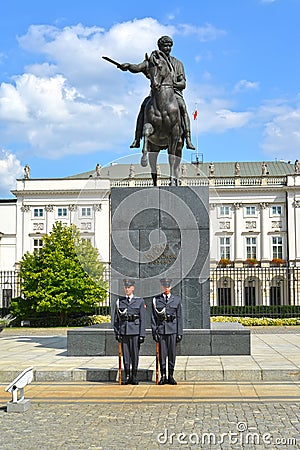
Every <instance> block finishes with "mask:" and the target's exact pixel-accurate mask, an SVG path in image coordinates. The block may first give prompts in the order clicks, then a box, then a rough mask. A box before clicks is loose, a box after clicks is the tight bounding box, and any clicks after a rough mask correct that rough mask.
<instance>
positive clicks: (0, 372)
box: [0, 327, 300, 383]
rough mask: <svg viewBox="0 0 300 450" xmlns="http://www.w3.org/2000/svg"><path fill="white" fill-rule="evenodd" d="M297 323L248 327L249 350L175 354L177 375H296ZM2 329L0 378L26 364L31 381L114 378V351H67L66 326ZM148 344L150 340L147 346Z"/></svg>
mask: <svg viewBox="0 0 300 450" xmlns="http://www.w3.org/2000/svg"><path fill="white" fill-rule="evenodd" d="M299 328H300V327H298V328H297V327H294V328H289V327H286V328H282V329H280V328H278V327H272V328H269V329H268V328H267V327H266V328H264V329H253V331H252V332H251V355H243V356H179V357H178V358H177V360H176V368H175V377H176V379H177V381H185V382H194V381H199V382H201V381H252V382H257V381H300V329H299ZM60 333H61V334H58V331H56V330H55V329H53V330H51V329H48V331H46V330H34V329H27V330H24V331H23V330H22V329H18V330H14V329H13V328H11V329H7V330H4V331H3V332H2V333H1V334H0V383H1V382H8V381H10V380H11V379H12V378H14V377H15V376H16V375H17V374H18V373H19V372H20V370H23V369H25V368H26V367H29V366H32V367H33V368H34V381H37V382H52V381H54V382H65V381H70V382H74V381H75V382H77V381H100V382H101V381H105V382H108V381H116V377H117V367H118V359H117V343H116V356H115V357H114V356H101V357H100V356H95V357H89V356H80V357H73V356H69V357H68V356H67V337H66V330H61V332H60ZM153 349H154V346H153ZM139 369H140V370H139V377H140V380H144V381H149V382H151V381H152V382H153V381H154V379H155V355H154V352H153V356H141V357H140V364H139Z"/></svg>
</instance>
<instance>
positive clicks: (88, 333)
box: [67, 323, 251, 356]
mask: <svg viewBox="0 0 300 450" xmlns="http://www.w3.org/2000/svg"><path fill="white" fill-rule="evenodd" d="M211 325H212V326H211V328H210V329H204V328H203V329H185V330H184V335H183V340H182V341H181V342H180V343H179V344H178V346H177V355H178V356H209V355H250V353H251V348H250V347H251V346H250V330H249V329H246V328H245V327H243V326H242V325H241V324H239V323H212V324H211ZM67 351H68V356H115V355H117V351H118V349H117V342H116V340H115V335H114V332H113V330H112V329H107V328H102V327H98V326H91V327H83V328H78V329H75V330H68V335H67ZM154 354H155V342H154V341H153V339H152V333H151V331H150V330H146V340H145V342H144V344H142V345H141V350H140V355H141V356H150V355H154Z"/></svg>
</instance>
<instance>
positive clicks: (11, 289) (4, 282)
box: [0, 270, 20, 316]
mask: <svg viewBox="0 0 300 450" xmlns="http://www.w3.org/2000/svg"><path fill="white" fill-rule="evenodd" d="M19 295H20V280H19V274H18V272H15V271H13V270H3V271H0V315H1V316H5V315H6V314H8V313H9V310H10V303H11V299H12V298H14V297H18V296H19Z"/></svg>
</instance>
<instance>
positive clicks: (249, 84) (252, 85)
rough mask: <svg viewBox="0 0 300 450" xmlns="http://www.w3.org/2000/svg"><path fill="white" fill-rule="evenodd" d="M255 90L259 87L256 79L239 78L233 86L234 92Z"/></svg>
mask: <svg viewBox="0 0 300 450" xmlns="http://www.w3.org/2000/svg"><path fill="white" fill-rule="evenodd" d="M251 89H253V90H257V89H259V82H258V81H248V80H240V81H238V82H237V83H236V85H235V86H234V92H244V91H248V90H251Z"/></svg>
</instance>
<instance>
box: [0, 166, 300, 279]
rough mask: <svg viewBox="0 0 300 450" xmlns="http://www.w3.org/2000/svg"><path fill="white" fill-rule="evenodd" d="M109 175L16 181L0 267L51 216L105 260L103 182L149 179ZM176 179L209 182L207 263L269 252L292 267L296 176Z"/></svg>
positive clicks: (106, 187)
mask: <svg viewBox="0 0 300 450" xmlns="http://www.w3.org/2000/svg"><path fill="white" fill-rule="evenodd" d="M248 164H251V163H248ZM120 166H121V165H120ZM126 166H128V165H126ZM191 166H192V165H191ZM117 169H120V170H121V169H123V168H122V167H119V168H118V167H117V168H114V170H117ZM191 170H192V169H191ZM126 172H128V167H127V168H126ZM113 176H114V175H113V174H112V175H111V176H106V175H105V173H102V175H101V177H97V176H95V175H94V174H93V175H91V174H86V176H85V177H81V176H78V177H70V178H65V179H22V180H17V188H16V190H14V191H13V194H14V196H15V198H16V200H11V201H10V200H3V201H0V271H1V270H14V269H15V268H16V264H18V263H19V262H20V260H21V258H22V256H23V255H24V254H25V253H26V252H27V251H29V252H32V251H33V250H34V249H35V248H38V247H39V246H40V245H41V238H42V236H43V235H45V234H47V233H49V232H50V231H51V229H52V226H53V224H54V223H55V221H58V220H59V221H61V222H63V223H65V224H67V225H70V224H71V223H74V224H75V225H76V226H77V227H78V228H79V229H80V231H81V235H82V237H84V238H88V239H90V240H91V242H92V244H93V245H94V246H95V247H96V248H98V250H99V252H100V256H101V259H102V261H104V262H109V260H110V206H109V199H110V190H111V187H112V186H121V187H122V186H149V185H151V181H150V179H149V177H148V176H147V177H140V178H138V177H136V178H135V177H134V178H129V177H127V178H124V177H122V176H120V177H119V178H118V177H115V178H113ZM160 184H162V185H163V184H167V179H166V178H162V179H161V180H160ZM182 184H183V185H190V186H192V185H209V190H210V221H211V249H210V257H211V265H212V267H215V266H216V265H217V264H218V263H219V260H220V259H221V258H228V259H230V260H231V261H232V262H233V263H234V266H236V267H240V266H242V265H243V264H244V262H245V260H246V259H247V258H256V259H257V260H258V261H259V262H260V265H261V266H262V267H263V266H268V265H269V264H270V262H271V261H272V259H273V258H276V257H278V258H281V259H283V260H285V261H287V262H288V263H289V265H291V266H300V175H299V174H282V175H280V176H279V175H277V176H245V177H240V176H238V177H233V176H232V177H228V176H227V177H222V176H217V175H216V176H208V177H200V178H199V177H197V176H188V177H186V178H183V179H182Z"/></svg>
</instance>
